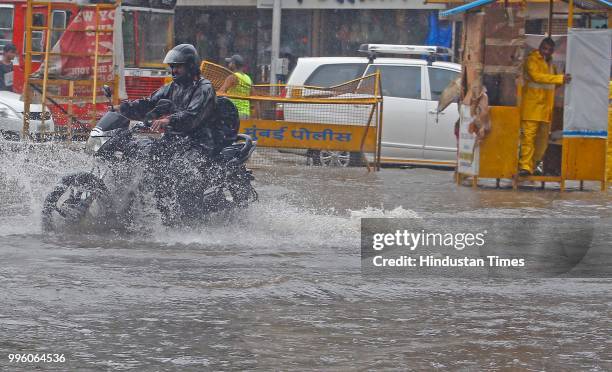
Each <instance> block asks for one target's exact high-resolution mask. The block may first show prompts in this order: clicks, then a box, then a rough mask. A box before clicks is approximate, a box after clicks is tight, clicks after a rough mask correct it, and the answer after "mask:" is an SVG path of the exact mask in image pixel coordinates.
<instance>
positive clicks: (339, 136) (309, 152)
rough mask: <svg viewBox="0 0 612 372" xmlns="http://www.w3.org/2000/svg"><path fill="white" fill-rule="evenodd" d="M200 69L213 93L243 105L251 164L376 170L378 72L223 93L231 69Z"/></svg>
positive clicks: (379, 109) (243, 128) (379, 108)
mask: <svg viewBox="0 0 612 372" xmlns="http://www.w3.org/2000/svg"><path fill="white" fill-rule="evenodd" d="M201 71H202V75H203V76H204V77H205V78H206V79H208V80H210V81H211V83H212V84H213V86H214V88H215V89H216V90H217V94H218V95H219V96H226V97H228V98H230V99H231V100H232V101H233V102H234V103H235V104H236V105H237V106H240V107H241V111H242V112H244V110H245V103H248V106H247V107H248V111H247V113H248V114H247V115H243V117H242V119H241V123H240V132H241V133H245V134H248V135H250V136H252V137H253V138H254V139H256V140H257V141H258V147H259V149H258V151H257V152H258V155H257V156H255V157H254V163H255V164H256V165H267V164H278V163H288V164H291V163H297V164H299V163H302V164H303V163H306V164H308V163H309V164H313V165H339V166H348V165H359V166H366V167H368V169H369V168H370V165H372V166H374V168H375V169H378V168H379V159H380V133H381V126H382V95H381V89H380V75H379V73H378V72H377V73H375V74H372V75H368V76H364V77H362V78H359V79H355V80H352V81H348V82H346V83H343V84H341V85H337V86H333V87H309V86H287V85H253V86H251V87H240V89H234V90H232V92H234V93H232V94H228V93H227V92H221V91H220V89H221V88H222V86H223V84H224V82H225V81H226V79H228V77H230V76H231V75H232V74H233V72H231V71H230V70H228V69H226V68H224V67H222V66H219V65H216V64H213V63H210V62H203V63H202V66H201ZM237 81H238V84H240V83H241V80H239V79H237ZM236 91H241V92H245V91H246V92H250V94H248V95H244V94H242V95H239V94H236V93H235V92H236ZM261 149H265V150H263V151H261Z"/></svg>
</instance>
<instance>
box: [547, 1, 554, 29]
mask: <svg viewBox="0 0 612 372" xmlns="http://www.w3.org/2000/svg"><path fill="white" fill-rule="evenodd" d="M552 23H553V0H550V1H549V2H548V37H552V27H553V25H552Z"/></svg>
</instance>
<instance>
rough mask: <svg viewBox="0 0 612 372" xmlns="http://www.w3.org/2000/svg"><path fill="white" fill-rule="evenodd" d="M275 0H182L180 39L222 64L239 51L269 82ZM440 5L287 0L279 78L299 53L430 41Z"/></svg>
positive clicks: (341, 52)
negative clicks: (368, 44) (432, 24)
mask: <svg viewBox="0 0 612 372" xmlns="http://www.w3.org/2000/svg"><path fill="white" fill-rule="evenodd" d="M272 5H273V0H258V1H256V0H234V1H223V2H220V1H197V0H179V1H178V3H177V8H176V22H175V35H176V42H177V43H193V44H194V45H196V48H198V51H199V52H200V53H201V54H202V56H204V58H205V59H207V60H209V61H210V62H213V63H220V64H223V63H224V61H223V58H225V57H228V56H230V55H232V54H235V53H239V54H241V55H242V56H243V57H244V58H245V60H246V63H247V70H248V73H249V74H250V75H251V76H252V77H253V78H254V80H255V81H256V82H267V81H269V69H270V62H271V58H272V53H271V45H272V36H273V35H272V30H273V24H272V23H273V11H272ZM442 8H444V6H443V5H440V4H433V5H432V4H424V3H423V2H422V1H417V0H385V1H382V0H365V1H337V0H333V1H332V0H316V1H312V0H301V1H298V0H283V1H282V12H281V17H280V23H281V25H280V48H279V57H280V58H281V61H282V63H281V70H280V76H279V77H280V80H281V81H282V80H283V78H286V76H287V75H288V74H289V73H290V71H291V69H292V67H293V66H294V64H295V61H296V60H297V58H299V57H308V56H312V57H318V56H351V55H358V54H357V49H358V48H359V45H361V44H364V43H386V44H421V45H423V44H426V42H427V40H428V36H431V35H428V34H429V31H430V24H431V22H432V18H434V19H436V20H437V9H442ZM432 16H433V17H432ZM442 26H444V25H442ZM449 35H450V33H449ZM447 39H448V43H449V44H450V43H451V40H450V39H451V38H450V37H448V38H447ZM449 46H450V45H449Z"/></svg>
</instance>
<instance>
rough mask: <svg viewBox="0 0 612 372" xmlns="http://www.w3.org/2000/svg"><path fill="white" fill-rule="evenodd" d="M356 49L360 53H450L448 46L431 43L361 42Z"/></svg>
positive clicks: (424, 54) (426, 54) (423, 54)
mask: <svg viewBox="0 0 612 372" xmlns="http://www.w3.org/2000/svg"><path fill="white" fill-rule="evenodd" d="M358 51H359V52H361V53H371V52H374V53H377V54H407V55H421V56H428V55H438V56H444V55H448V56H450V55H451V54H452V51H451V50H450V49H449V48H445V47H439V46H432V45H395V44H361V46H360V47H359V50H358Z"/></svg>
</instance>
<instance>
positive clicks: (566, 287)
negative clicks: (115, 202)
mask: <svg viewBox="0 0 612 372" xmlns="http://www.w3.org/2000/svg"><path fill="white" fill-rule="evenodd" d="M14 147H15V146H9V145H7V144H6V143H0V164H2V165H1V167H0V184H1V187H0V260H1V261H0V262H1V263H2V264H1V265H0V370H7V371H18V370H23V371H33V370H62V371H67V370H71V371H105V370H140V371H145V370H146V371H162V370H194V371H196V370H197V371H201V370H254V369H257V370H266V371H268V370H304V369H317V370H332V371H345V370H348V369H355V368H356V369H362V370H452V371H456V370H459V371H480V370H493V371H506V370H512V371H532V370H533V371H535V370H537V371H542V370H547V371H564V370H592V371H609V370H612V339H611V338H610V335H611V334H612V322H611V320H612V319H611V317H612V315H611V314H612V280H610V279H594V278H591V279H571V278H549V279H537V278H531V279H508V278H506V279H492V278H480V279H458V278H457V279H452V278H439V279H436V278H428V279H419V278H401V277H399V278H398V277H394V278H389V277H376V276H362V274H361V269H360V219H361V218H363V217H406V218H409V217H416V216H419V217H428V216H453V217H457V216H458V217H465V218H471V217H483V216H484V217H503V216H513V217H542V218H545V217H565V216H582V217H585V216H601V217H609V216H610V215H611V214H612V197H610V196H608V195H606V194H602V193H599V192H595V191H587V192H577V191H570V192H567V193H563V194H560V193H559V192H558V191H555V190H550V191H544V192H541V191H524V192H520V193H517V192H513V191H511V190H508V189H502V190H495V189H493V188H480V189H472V188H468V187H458V186H456V185H454V184H453V182H452V172H448V171H440V170H430V169H383V170H382V171H381V172H379V173H370V174H368V173H367V172H366V171H365V170H364V169H322V168H315V167H310V168H307V167H278V168H270V167H262V168H259V169H256V170H255V175H256V177H257V182H256V188H257V190H258V191H259V195H260V200H259V202H258V203H256V204H254V205H253V206H252V207H251V208H249V209H248V210H246V211H244V212H243V213H242V214H240V215H235V216H233V217H232V218H231V219H229V220H226V219H220V220H215V219H213V220H211V221H209V222H207V223H206V224H205V225H202V226H200V227H198V228H193V229H188V230H168V229H166V228H164V227H162V226H161V225H160V224H159V222H158V221H156V220H151V221H148V222H147V223H144V224H143V226H142V231H141V232H138V233H131V234H120V233H114V232H99V231H98V232H95V233H94V232H87V231H75V232H70V233H68V232H65V233H62V234H48V235H45V234H43V233H42V231H41V226H40V209H41V205H42V200H43V198H44V196H45V194H46V193H47V192H49V191H50V190H51V189H52V188H53V184H54V183H55V182H56V181H57V180H58V178H59V177H60V176H61V175H62V174H66V173H70V172H74V171H76V170H84V169H87V168H88V164H89V159H88V158H87V156H85V155H83V154H82V153H81V152H80V151H78V150H70V149H66V148H64V147H61V146H57V145H55V146H53V145H32V146H27V145H19V146H16V147H18V148H14ZM593 187H594V188H595V189H596V188H597V186H596V185H594V186H593ZM14 353H21V354H26V353H39V354H43V353H53V354H64V356H65V359H66V361H65V362H64V363H49V362H47V363H30V364H28V363H14V362H13V363H10V361H9V354H14Z"/></svg>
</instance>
